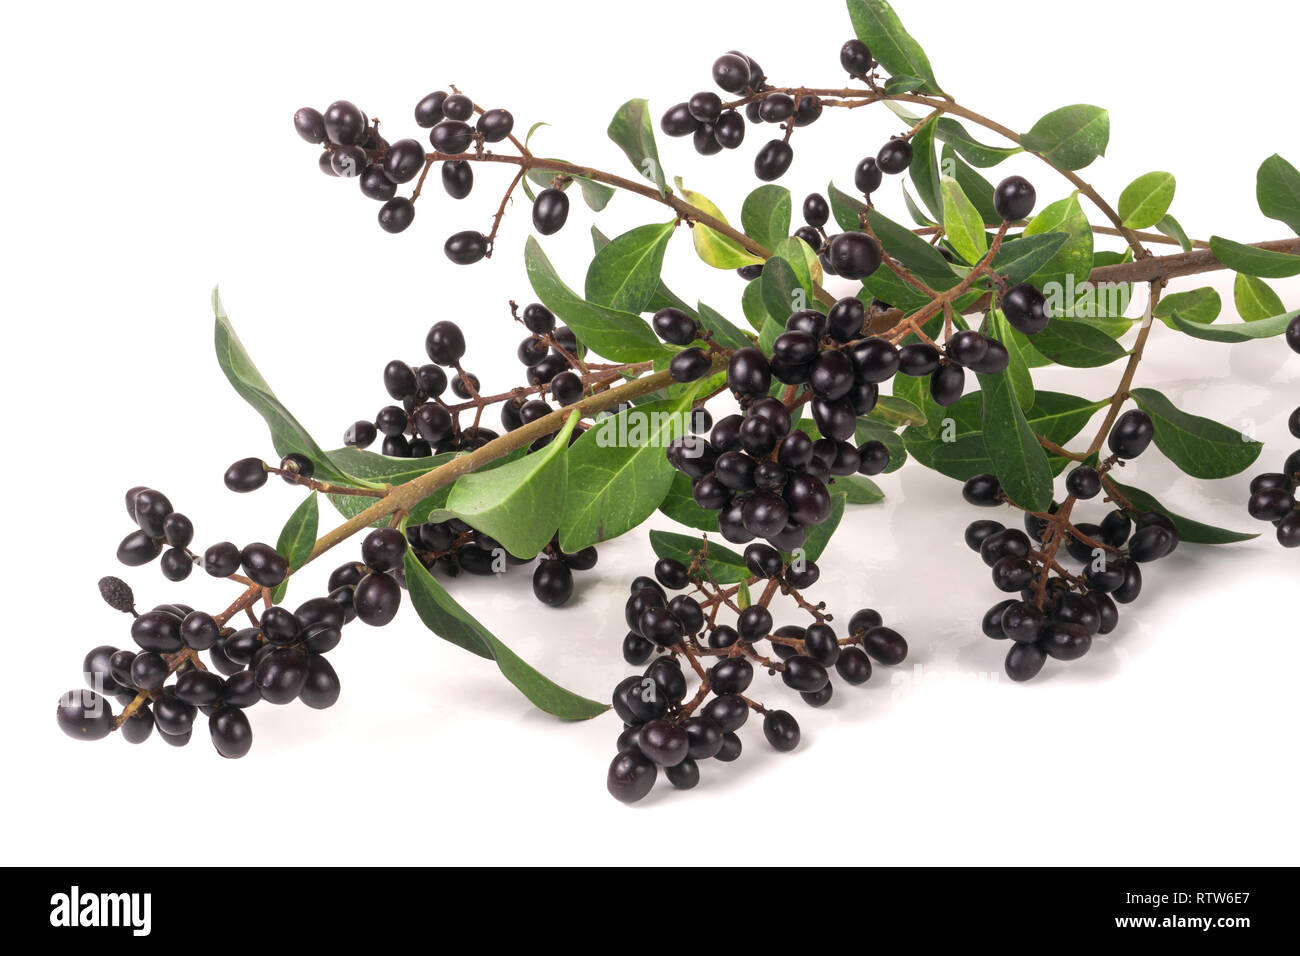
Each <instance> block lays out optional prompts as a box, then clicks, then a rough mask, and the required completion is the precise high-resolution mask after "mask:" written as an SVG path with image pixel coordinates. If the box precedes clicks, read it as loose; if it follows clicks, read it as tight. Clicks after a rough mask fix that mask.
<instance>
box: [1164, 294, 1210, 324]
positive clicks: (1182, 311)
mask: <svg viewBox="0 0 1300 956" xmlns="http://www.w3.org/2000/svg"><path fill="white" fill-rule="evenodd" d="M1222 310H1223V300H1222V299H1220V298H1219V293H1218V292H1216V291H1215V290H1214V289H1212V288H1210V287H1209V286H1202V287H1201V288H1199V289H1191V290H1189V291H1187V292H1175V293H1174V294H1173V295H1167V296H1165V297H1164V298H1163V299H1161V300H1160V301H1159V302H1158V303H1157V304H1156V307H1155V312H1154V314H1155V316H1156V318H1159V319H1164V320H1165V324H1166V325H1170V324H1171V323H1170V322H1169V316H1171V315H1173V314H1174V313H1175V312H1177V313H1178V314H1179V315H1181V316H1182V317H1183V318H1184V319H1186V320H1187V321H1188V322H1201V323H1205V324H1207V325H1208V324H1209V323H1210V322H1213V321H1214V320H1215V319H1217V318H1218V317H1219V313H1220V312H1221V311H1222Z"/></svg>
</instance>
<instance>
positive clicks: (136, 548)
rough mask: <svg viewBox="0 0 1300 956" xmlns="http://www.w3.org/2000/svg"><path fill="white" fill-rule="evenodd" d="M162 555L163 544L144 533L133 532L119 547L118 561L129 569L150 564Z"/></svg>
mask: <svg viewBox="0 0 1300 956" xmlns="http://www.w3.org/2000/svg"><path fill="white" fill-rule="evenodd" d="M160 554H162V542H161V541H159V540H158V539H156V538H152V537H150V536H149V535H147V534H145V532H143V531H132V532H131V533H130V534H128V535H127V536H126V537H125V538H123V539H122V543H121V544H119V545H118V546H117V560H118V561H120V562H122V563H123V564H125V565H126V566H127V567H132V568H134V567H139V566H141V565H144V564H148V563H149V562H150V561H152V560H154V558H156V557H158V555H160Z"/></svg>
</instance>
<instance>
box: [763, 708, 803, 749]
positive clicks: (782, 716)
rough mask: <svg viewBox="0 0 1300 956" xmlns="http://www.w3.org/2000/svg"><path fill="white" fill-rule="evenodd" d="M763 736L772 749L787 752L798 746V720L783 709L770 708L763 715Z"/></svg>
mask: <svg viewBox="0 0 1300 956" xmlns="http://www.w3.org/2000/svg"><path fill="white" fill-rule="evenodd" d="M763 736H764V737H766V738H767V742H768V743H769V744H771V745H772V748H773V749H774V750H778V751H780V752H781V753H789V752H790V751H791V750H794V749H795V748H796V747H798V746H799V721H797V720H795V719H794V716H793V715H792V714H791V713H789V712H788V711H784V710H770V711H768V712H767V713H766V714H764V715H763Z"/></svg>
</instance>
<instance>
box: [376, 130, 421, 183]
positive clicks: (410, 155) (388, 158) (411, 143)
mask: <svg viewBox="0 0 1300 956" xmlns="http://www.w3.org/2000/svg"><path fill="white" fill-rule="evenodd" d="M423 168H424V147H423V146H421V145H420V144H419V143H418V142H416V141H415V140H413V139H399V140H398V141H397V142H395V143H393V144H392V145H391V146H389V147H388V153H387V155H385V156H384V175H385V176H387V177H388V178H389V179H391V180H392V181H393V182H395V183H408V182H410V181H411V180H412V179H414V178H415V177H416V175H417V174H418V173H419V172H420V170H421V169H423Z"/></svg>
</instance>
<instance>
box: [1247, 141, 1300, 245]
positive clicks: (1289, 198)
mask: <svg viewBox="0 0 1300 956" xmlns="http://www.w3.org/2000/svg"><path fill="white" fill-rule="evenodd" d="M1255 198H1256V199H1257V200H1258V201H1259V211H1260V212H1262V213H1263V214H1264V215H1266V216H1268V218H1269V219H1276V220H1278V221H1279V222H1284V223H1286V224H1287V225H1288V226H1290V227H1291V231H1292V232H1294V233H1297V234H1300V170H1297V169H1296V168H1295V167H1294V166H1292V165H1291V164H1290V163H1288V162H1287V161H1286V160H1285V159H1283V158H1282V157H1281V156H1279V155H1278V154H1277V153H1274V154H1273V155H1272V156H1270V157H1269V158H1268V159H1266V160H1264V162H1263V163H1262V164H1261V165H1260V167H1259V172H1258V173H1257V174H1256V176H1255Z"/></svg>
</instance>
